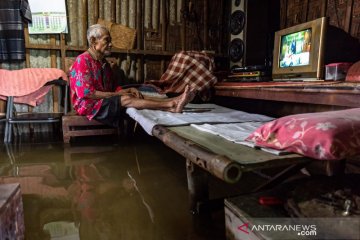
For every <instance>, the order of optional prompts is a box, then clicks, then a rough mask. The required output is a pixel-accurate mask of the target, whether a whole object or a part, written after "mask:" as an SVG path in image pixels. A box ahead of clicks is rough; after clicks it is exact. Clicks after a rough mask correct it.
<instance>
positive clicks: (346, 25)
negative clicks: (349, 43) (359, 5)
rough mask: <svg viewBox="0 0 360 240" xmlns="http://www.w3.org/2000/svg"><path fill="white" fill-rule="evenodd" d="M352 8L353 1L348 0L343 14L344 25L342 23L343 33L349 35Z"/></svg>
mask: <svg viewBox="0 0 360 240" xmlns="http://www.w3.org/2000/svg"><path fill="white" fill-rule="evenodd" d="M353 6H354V0H348V1H347V5H346V14H345V16H346V17H345V23H344V31H345V32H347V33H350V29H351V28H350V27H351V26H350V25H351V17H352V15H351V13H352V8H353Z"/></svg>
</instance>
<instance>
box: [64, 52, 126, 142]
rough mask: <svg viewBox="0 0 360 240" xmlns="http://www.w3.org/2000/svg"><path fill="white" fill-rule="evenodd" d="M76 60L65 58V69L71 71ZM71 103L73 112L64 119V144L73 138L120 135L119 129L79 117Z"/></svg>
mask: <svg viewBox="0 0 360 240" xmlns="http://www.w3.org/2000/svg"><path fill="white" fill-rule="evenodd" d="M74 60H75V59H74V58H65V68H66V69H69V68H70V66H71V65H72V64H73V62H74ZM68 87H69V86H68ZM70 103H71V111H70V112H69V113H67V114H66V115H64V116H63V117H62V131H63V140H64V143H70V140H71V138H72V137H80V136H100V135H114V134H119V132H120V131H119V129H116V128H111V127H109V126H107V125H105V124H103V123H101V122H99V121H96V120H94V119H93V120H91V121H89V120H88V119H87V117H86V116H80V115H77V113H76V112H75V111H74V110H73V108H72V102H71V98H70Z"/></svg>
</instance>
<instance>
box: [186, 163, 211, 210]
mask: <svg viewBox="0 0 360 240" xmlns="http://www.w3.org/2000/svg"><path fill="white" fill-rule="evenodd" d="M186 173H187V182H188V190H189V201H190V211H191V212H192V213H193V214H198V213H199V208H198V206H199V204H200V203H201V202H207V201H209V186H208V174H207V173H206V172H205V171H204V170H202V169H201V168H200V167H198V166H196V165H195V164H194V163H192V162H191V161H190V160H189V159H187V160H186Z"/></svg>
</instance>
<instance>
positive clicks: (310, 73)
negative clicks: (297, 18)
mask: <svg viewBox="0 0 360 240" xmlns="http://www.w3.org/2000/svg"><path fill="white" fill-rule="evenodd" d="M327 25H328V23H327V18H326V17H322V18H318V19H315V20H313V21H309V22H305V23H302V24H299V25H295V26H292V27H289V28H285V29H282V30H280V31H277V32H275V36H274V53H273V66H272V78H273V80H274V81H277V80H278V81H294V80H295V81H299V80H301V81H306V80H308V81H311V80H323V79H324V54H325V36H326V31H327Z"/></svg>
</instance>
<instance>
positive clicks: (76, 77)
mask: <svg viewBox="0 0 360 240" xmlns="http://www.w3.org/2000/svg"><path fill="white" fill-rule="evenodd" d="M87 40H88V43H89V49H88V50H87V51H86V52H84V53H82V54H80V55H79V56H78V57H77V58H76V60H75V62H74V63H73V65H72V66H71V68H70V88H71V99H72V102H73V107H74V109H75V110H76V112H77V113H78V114H79V115H84V116H87V118H88V119H89V120H91V119H96V120H98V121H100V122H102V123H104V124H107V125H110V126H115V127H116V126H118V122H119V118H120V117H121V114H122V113H123V110H124V108H128V107H133V108H137V109H153V110H163V111H169V112H175V113H181V112H182V110H183V108H184V106H185V105H186V104H187V103H189V102H190V101H191V100H192V98H193V97H194V93H193V92H192V91H190V89H189V86H187V87H186V88H185V91H184V92H183V93H182V94H181V95H179V96H177V97H175V98H168V99H159V100H156V99H153V98H152V99H147V98H146V97H144V96H143V95H142V94H141V93H140V92H139V91H138V90H137V89H135V88H128V89H122V90H120V91H115V87H116V86H114V85H115V84H114V81H113V80H112V79H111V68H110V65H109V63H108V62H106V60H105V59H104V58H105V57H106V56H109V55H110V53H111V52H110V51H111V47H112V44H111V36H110V33H109V31H108V30H107V28H106V27H104V26H102V25H99V24H95V25H92V26H90V27H89V29H88V30H87Z"/></svg>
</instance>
